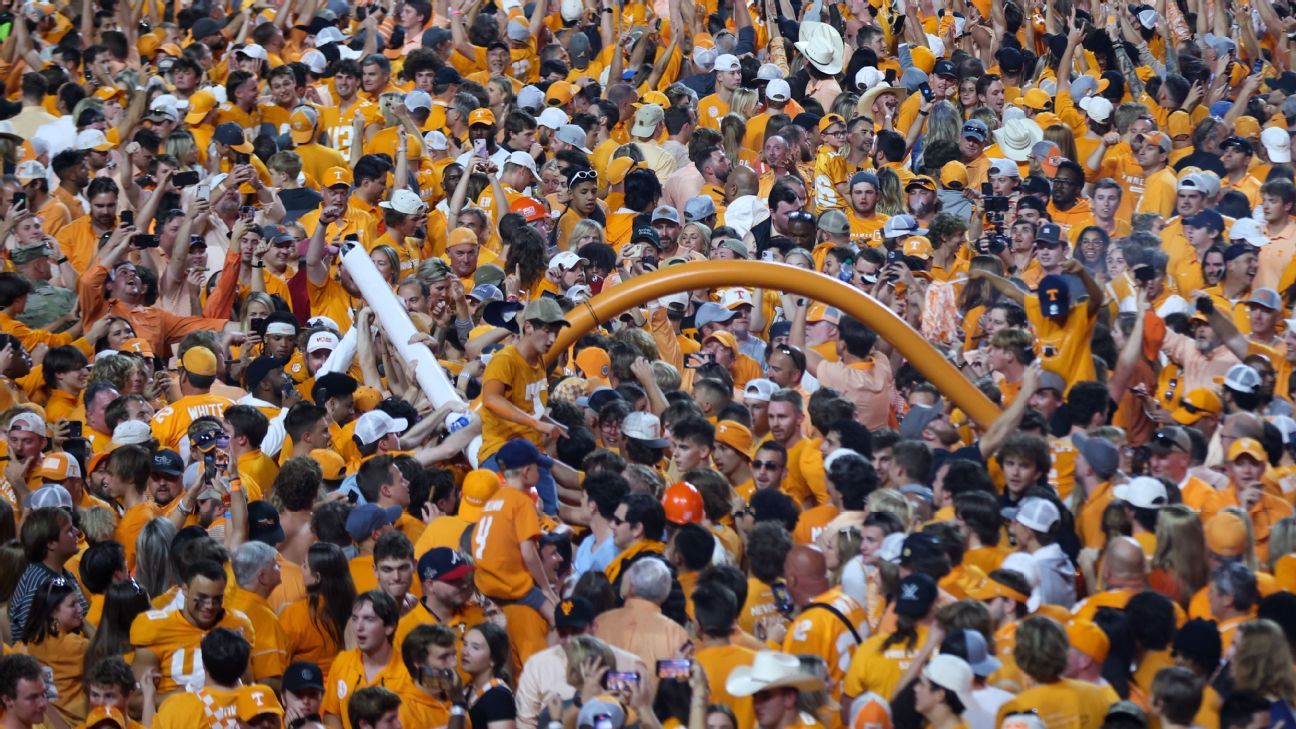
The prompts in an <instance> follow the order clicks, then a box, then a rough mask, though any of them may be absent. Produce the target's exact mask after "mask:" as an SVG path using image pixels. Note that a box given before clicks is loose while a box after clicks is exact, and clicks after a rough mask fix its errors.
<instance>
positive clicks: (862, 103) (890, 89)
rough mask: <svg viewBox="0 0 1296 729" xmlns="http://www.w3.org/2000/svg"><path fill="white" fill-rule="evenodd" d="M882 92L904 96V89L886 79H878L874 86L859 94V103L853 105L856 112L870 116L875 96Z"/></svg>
mask: <svg viewBox="0 0 1296 729" xmlns="http://www.w3.org/2000/svg"><path fill="white" fill-rule="evenodd" d="M882 94H895V95H897V96H904V91H903V90H902V89H900V88H897V87H895V86H892V85H891V84H889V83H887V82H886V81H879V82H878V83H877V85H876V86H874V87H873V88H871V89H869V90H868V91H865V92H864V93H863V94H862V95H861V96H860V100H859V103H858V104H856V105H855V110H856V111H857V112H858V113H860V114H863V115H864V116H869V117H871V116H872V115H873V102H874V101H877V97H879V96H881V95H882Z"/></svg>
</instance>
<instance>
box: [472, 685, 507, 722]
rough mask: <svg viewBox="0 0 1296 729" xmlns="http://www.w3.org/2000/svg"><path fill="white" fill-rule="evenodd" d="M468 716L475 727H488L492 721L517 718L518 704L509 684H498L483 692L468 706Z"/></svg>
mask: <svg viewBox="0 0 1296 729" xmlns="http://www.w3.org/2000/svg"><path fill="white" fill-rule="evenodd" d="M468 718H469V719H471V720H472V725H473V726H475V727H481V729H486V727H487V726H488V725H489V724H490V723H491V722H492V721H513V720H514V719H516V718H517V705H516V704H515V703H514V701H513V692H512V691H509V689H508V687H507V686H496V687H494V688H492V689H490V690H489V691H487V692H486V693H484V694H482V696H481V698H480V699H477V703H475V704H473V705H472V706H470V707H468Z"/></svg>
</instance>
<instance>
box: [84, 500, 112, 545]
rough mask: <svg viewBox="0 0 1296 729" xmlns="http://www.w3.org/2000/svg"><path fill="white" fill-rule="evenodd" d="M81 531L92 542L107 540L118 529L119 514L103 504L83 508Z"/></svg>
mask: <svg viewBox="0 0 1296 729" xmlns="http://www.w3.org/2000/svg"><path fill="white" fill-rule="evenodd" d="M80 511H81V524H80V526H81V533H82V534H84V535H85V538H86V541H87V542H89V543H91V544H98V543H100V542H107V541H109V540H110V539H112V538H113V534H114V533H115V532H116V530H117V515H116V514H114V513H113V512H111V511H109V510H108V509H105V508H104V507H102V506H92V507H90V508H88V509H81V510H80Z"/></svg>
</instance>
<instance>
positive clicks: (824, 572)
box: [783, 545, 830, 606]
mask: <svg viewBox="0 0 1296 729" xmlns="http://www.w3.org/2000/svg"><path fill="white" fill-rule="evenodd" d="M783 579H785V580H787V586H788V592H790V593H791V594H792V600H793V601H794V602H796V604H797V605H798V606H801V605H806V604H808V603H810V602H812V601H813V600H814V598H815V597H817V596H818V595H820V594H822V593H823V592H824V591H826V590H827V589H828V588H829V586H830V585H829V582H828V562H827V561H826V560H825V559H824V555H823V552H820V551H819V550H817V549H815V548H814V547H807V546H805V545H798V546H795V547H793V548H792V549H791V551H789V552H788V556H787V558H785V559H784V560H783Z"/></svg>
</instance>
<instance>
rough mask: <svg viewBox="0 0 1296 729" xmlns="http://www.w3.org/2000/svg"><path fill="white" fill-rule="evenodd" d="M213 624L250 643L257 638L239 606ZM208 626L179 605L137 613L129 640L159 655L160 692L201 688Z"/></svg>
mask: <svg viewBox="0 0 1296 729" xmlns="http://www.w3.org/2000/svg"><path fill="white" fill-rule="evenodd" d="M212 627H213V628H229V629H230V630H232V631H234V632H236V633H241V634H242V635H243V637H244V638H246V639H247V641H248V642H249V643H254V642H255V640H256V632H255V631H254V630H253V629H252V621H250V620H248V618H247V616H246V615H244V614H243V613H241V612H238V611H237V610H226V611H225V613H224V614H223V615H221V619H220V620H219V621H218V622H217V623H216V625H214V626H212ZM208 630H210V628H209V629H203V628H199V627H198V626H196V625H194V624H193V623H190V622H189V621H188V620H186V619H185V617H184V615H182V614H181V613H180V610H178V609H173V610H149V611H147V612H145V613H143V614H141V615H138V616H136V617H135V621H134V622H133V623H131V629H130V642H131V645H133V646H134V647H135V650H137V651H142V650H147V651H152V652H153V653H154V654H155V655H156V656H157V657H158V664H159V667H160V669H161V672H162V680H161V683H159V684H158V695H159V696H164V695H166V694H169V693H171V692H173V691H178V690H180V689H185V690H187V691H191V692H192V691H196V690H198V689H200V688H202V686H203V681H204V679H205V678H206V676H205V671H204V670H203V665H202V657H201V654H200V651H199V649H198V646H199V644H201V643H202V639H203V636H205V635H207V632H208Z"/></svg>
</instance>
